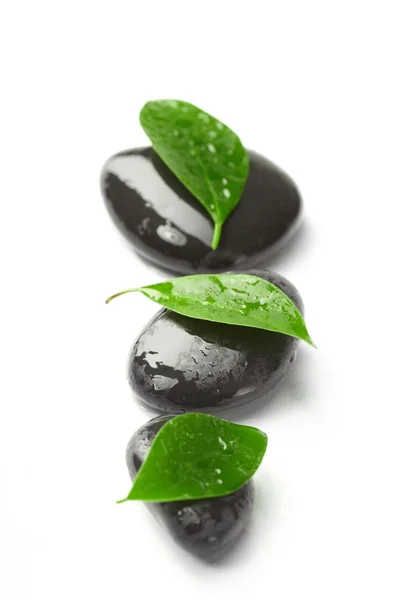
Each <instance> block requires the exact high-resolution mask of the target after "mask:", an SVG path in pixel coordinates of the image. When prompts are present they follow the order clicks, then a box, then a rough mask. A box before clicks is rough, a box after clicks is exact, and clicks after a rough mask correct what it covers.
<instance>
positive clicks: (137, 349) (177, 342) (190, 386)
mask: <svg viewBox="0 0 400 600" xmlns="http://www.w3.org/2000/svg"><path fill="white" fill-rule="evenodd" d="M246 273H251V274H253V275H257V276H258V277H262V278H264V279H266V280H268V281H271V282H272V283H274V284H275V285H276V286H278V287H279V288H280V289H282V290H283V291H284V292H285V293H286V294H287V295H288V296H289V297H290V298H291V299H292V300H293V302H294V303H295V304H296V305H297V306H298V308H299V309H300V310H302V301H301V298H300V295H299V293H298V291H297V290H296V288H295V287H294V286H293V285H292V284H291V283H290V282H289V281H288V280H287V279H285V278H284V277H282V276H280V275H278V274H277V273H273V272H272V271H261V270H250V271H246ZM297 343H298V342H297V340H296V339H294V338H292V337H289V336H286V335H283V334H280V333H274V332H270V331H263V330H261V329H252V328H250V327H238V326H234V325H224V324H222V323H211V322H209V321H202V320H197V319H191V318H189V317H185V316H182V315H178V314H175V313H173V312H172V311H169V310H165V309H163V310H161V311H160V312H159V313H158V314H156V316H155V317H154V318H153V320H152V321H150V323H149V324H148V325H147V326H146V328H145V329H144V331H143V332H142V333H141V335H140V336H139V338H138V339H137V341H136V342H135V344H134V346H133V348H132V350H131V352H130V355H129V359H128V381H129V384H130V386H131V388H132V390H133V392H134V393H135V394H136V395H137V396H138V397H139V398H141V399H142V400H143V401H144V402H145V403H147V404H149V405H150V406H151V407H152V408H155V409H156V410H158V411H160V412H169V413H181V412H187V411H190V410H210V411H211V410H213V409H214V410H215V409H217V410H218V409H224V408H231V407H233V406H239V405H241V404H245V403H246V402H250V401H251V400H255V399H257V398H260V397H262V396H264V395H265V394H267V393H268V392H269V391H270V390H271V389H272V388H273V387H274V386H275V385H276V384H277V383H278V381H279V380H280V379H281V378H282V377H283V375H284V374H285V372H286V371H287V370H288V368H289V366H290V364H291V363H292V362H293V361H294V359H295V356H296V349H297Z"/></svg>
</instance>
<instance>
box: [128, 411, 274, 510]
mask: <svg viewBox="0 0 400 600" xmlns="http://www.w3.org/2000/svg"><path fill="white" fill-rule="evenodd" d="M188 415H201V416H209V417H213V418H217V419H220V420H221V421H226V422H227V423H230V424H232V425H236V426H238V427H243V428H245V429H252V430H253V431H256V432H257V433H259V434H261V435H262V437H263V438H264V439H265V447H264V452H263V453H262V456H261V458H260V461H259V463H258V465H257V468H256V469H255V470H254V471H253V474H252V475H251V476H250V477H249V478H248V479H246V481H245V482H244V483H243V484H242V485H240V486H239V487H236V488H234V489H232V490H229V491H225V492H223V493H221V494H213V495H207V494H204V495H201V496H200V495H196V497H195V496H190V495H186V496H185V495H179V496H178V497H177V498H175V499H174V500H172V499H171V498H166V499H165V500H162V499H158V500H146V499H144V498H134V497H131V496H132V492H133V491H134V488H135V483H136V482H137V480H138V477H139V474H140V471H141V470H142V468H143V466H144V465H145V463H146V461H147V459H148V457H149V456H150V452H151V448H152V446H153V444H154V442H155V441H156V439H157V438H158V436H159V435H160V433H161V432H162V430H163V429H164V427H165V426H166V425H168V423H171V422H172V421H175V420H176V419H182V418H185V417H186V418H187V417H188ZM267 447H268V436H267V434H266V433H265V432H264V431H262V430H261V429H258V427H253V426H252V425H242V424H241V423H233V422H232V421H228V419H221V417H216V416H215V415H209V414H207V413H195V412H189V413H185V414H182V415H176V416H175V417H173V418H172V419H170V420H169V421H167V422H166V423H164V425H163V426H162V427H161V429H160V430H159V431H158V432H157V434H156V435H155V436H154V439H153V441H152V444H151V446H150V450H149V452H148V454H147V457H146V459H145V460H144V461H143V463H142V465H141V467H140V469H139V471H138V473H137V475H136V477H135V479H134V481H133V485H132V488H131V491H130V492H129V494H128V495H127V496H126V498H123V499H122V500H117V502H116V504H124V503H125V502H130V501H132V502H145V503H147V504H159V503H160V502H180V501H182V500H206V499H209V500H211V499H212V498H222V497H224V496H229V494H233V493H234V492H236V491H237V490H239V489H241V488H242V487H243V486H244V485H246V483H248V482H249V481H250V479H251V478H252V477H253V476H254V475H255V473H256V472H257V471H258V469H259V468H260V465H261V463H262V461H263V459H264V456H265V453H266V451H267ZM142 472H143V471H142Z"/></svg>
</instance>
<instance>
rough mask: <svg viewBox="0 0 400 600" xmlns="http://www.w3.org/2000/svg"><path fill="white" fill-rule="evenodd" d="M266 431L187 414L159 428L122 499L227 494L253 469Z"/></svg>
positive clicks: (263, 447) (262, 450) (263, 446)
mask: <svg viewBox="0 0 400 600" xmlns="http://www.w3.org/2000/svg"><path fill="white" fill-rule="evenodd" d="M267 441H268V440H267V436H266V435H265V433H263V432H262V431H260V430H259V429H256V428H255V427H249V426H247V425H237V424H236V423H230V422H229V421H225V420H224V419H220V418H218V417H214V416H211V415H207V414H200V413H187V414H184V415H180V416H178V417H175V418H173V419H171V420H170V421H168V422H167V423H166V424H165V425H163V427H162V428H161V429H160V431H159V432H158V434H157V435H156V437H155V438H154V441H153V443H152V445H151V448H150V452H149V454H148V456H147V458H146V460H145V461H144V463H143V464H142V466H141V467H140V469H139V472H138V474H137V476H136V478H135V480H134V483H133V487H132V489H131V491H130V492H129V494H128V496H127V497H126V498H125V500H122V501H121V502H125V501H126V500H142V501H144V502H172V501H175V500H199V499H201V498H216V497H218V496H226V495H227V494H230V493H232V492H235V491H236V490H238V489H239V488H241V487H242V486H243V485H244V484H245V483H246V482H247V481H248V480H249V479H250V478H251V477H252V476H253V475H254V473H255V472H256V471H257V469H258V467H259V466H260V464H261V461H262V459H263V456H264V454H265V451H266V448H267Z"/></svg>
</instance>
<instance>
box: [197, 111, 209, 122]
mask: <svg viewBox="0 0 400 600" xmlns="http://www.w3.org/2000/svg"><path fill="white" fill-rule="evenodd" d="M197 118H198V119H201V120H202V121H204V123H209V122H210V117H209V116H208V115H206V114H205V113H202V112H200V113H199V114H198V115H197Z"/></svg>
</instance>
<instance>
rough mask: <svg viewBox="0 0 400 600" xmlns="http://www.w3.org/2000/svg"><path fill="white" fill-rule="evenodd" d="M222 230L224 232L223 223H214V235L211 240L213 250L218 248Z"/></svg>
mask: <svg viewBox="0 0 400 600" xmlns="http://www.w3.org/2000/svg"><path fill="white" fill-rule="evenodd" d="M221 232H222V223H220V222H219V221H218V222H216V223H215V225H214V237H213V239H212V242H211V248H212V249H213V250H216V249H217V248H218V245H219V240H220V239H221Z"/></svg>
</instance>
